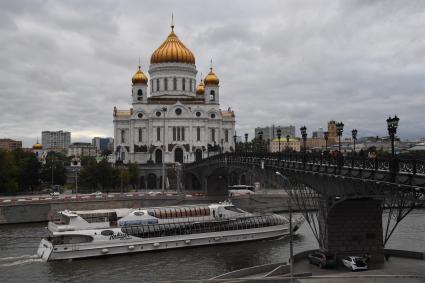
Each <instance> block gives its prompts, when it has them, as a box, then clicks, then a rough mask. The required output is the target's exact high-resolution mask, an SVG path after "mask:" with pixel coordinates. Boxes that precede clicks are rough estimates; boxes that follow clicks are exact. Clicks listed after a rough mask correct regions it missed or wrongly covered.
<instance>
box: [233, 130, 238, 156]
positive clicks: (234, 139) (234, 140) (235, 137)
mask: <svg viewBox="0 0 425 283" xmlns="http://www.w3.org/2000/svg"><path fill="white" fill-rule="evenodd" d="M237 137H238V136H237V135H236V131H235V135H234V136H233V143H234V146H235V153H236V139H237Z"/></svg>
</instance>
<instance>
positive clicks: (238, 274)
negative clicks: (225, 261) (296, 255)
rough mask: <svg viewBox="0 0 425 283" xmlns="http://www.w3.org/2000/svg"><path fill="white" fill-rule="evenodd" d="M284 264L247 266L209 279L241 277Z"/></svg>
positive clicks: (283, 263) (265, 271)
mask: <svg viewBox="0 0 425 283" xmlns="http://www.w3.org/2000/svg"><path fill="white" fill-rule="evenodd" d="M285 264H286V263H285V262H279V263H271V264H263V265H257V266H252V267H247V268H243V269H238V270H235V271H231V272H227V273H224V274H221V275H219V276H216V277H213V278H211V279H212V280H215V279H230V278H243V277H247V276H250V275H255V274H262V273H268V272H270V271H271V270H274V269H275V268H278V267H279V266H282V265H285Z"/></svg>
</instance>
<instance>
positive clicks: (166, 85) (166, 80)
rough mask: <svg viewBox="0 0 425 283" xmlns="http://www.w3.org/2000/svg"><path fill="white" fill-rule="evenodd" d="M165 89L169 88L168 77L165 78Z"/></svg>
mask: <svg viewBox="0 0 425 283" xmlns="http://www.w3.org/2000/svg"><path fill="white" fill-rule="evenodd" d="M164 90H168V79H167V78H165V79H164Z"/></svg>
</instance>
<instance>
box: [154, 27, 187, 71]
mask: <svg viewBox="0 0 425 283" xmlns="http://www.w3.org/2000/svg"><path fill="white" fill-rule="evenodd" d="M169 62H172V63H186V64H193V65H194V64H195V56H194V55H193V53H192V51H190V50H189V49H188V48H187V47H186V46H185V45H184V44H183V43H182V42H181V41H180V39H179V38H178V37H177V35H176V34H175V33H174V26H171V33H170V34H169V35H168V37H167V39H166V40H165V41H164V43H162V44H161V46H160V47H158V49H156V50H155V52H154V53H153V54H152V56H151V64H155V63H169Z"/></svg>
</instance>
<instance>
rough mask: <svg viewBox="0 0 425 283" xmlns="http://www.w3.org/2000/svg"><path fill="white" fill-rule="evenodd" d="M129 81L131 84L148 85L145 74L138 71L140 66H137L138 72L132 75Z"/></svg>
mask: <svg viewBox="0 0 425 283" xmlns="http://www.w3.org/2000/svg"><path fill="white" fill-rule="evenodd" d="M131 81H132V82H133V84H147V83H148V78H147V77H146V76H145V74H144V73H143V72H142V70H140V66H139V70H138V71H137V72H136V73H135V74H134V76H133V78H132V79H131Z"/></svg>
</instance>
